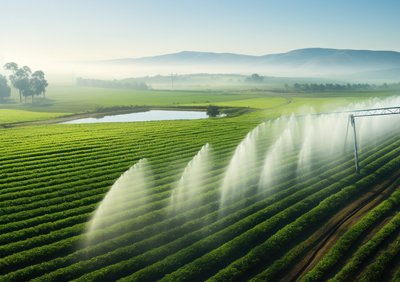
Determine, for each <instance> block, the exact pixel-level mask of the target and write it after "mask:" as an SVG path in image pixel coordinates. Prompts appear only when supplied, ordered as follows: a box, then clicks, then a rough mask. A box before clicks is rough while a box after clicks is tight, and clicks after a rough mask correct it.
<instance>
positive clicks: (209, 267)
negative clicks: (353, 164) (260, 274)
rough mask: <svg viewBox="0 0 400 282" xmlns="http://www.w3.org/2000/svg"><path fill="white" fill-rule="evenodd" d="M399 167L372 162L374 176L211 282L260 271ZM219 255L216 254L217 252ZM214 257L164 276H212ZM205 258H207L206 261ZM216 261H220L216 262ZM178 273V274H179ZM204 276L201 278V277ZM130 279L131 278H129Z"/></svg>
mask: <svg viewBox="0 0 400 282" xmlns="http://www.w3.org/2000/svg"><path fill="white" fill-rule="evenodd" d="M399 164H400V158H399V157H398V158H395V159H393V160H391V161H389V162H387V158H380V159H378V160H376V161H375V162H374V165H375V166H378V167H380V166H382V167H381V168H379V169H378V170H377V171H376V173H374V174H371V175H368V176H366V177H364V178H363V179H361V180H359V181H357V182H356V183H355V184H354V185H350V186H348V187H346V188H345V189H342V190H341V191H340V192H338V193H335V194H332V196H329V197H327V198H326V199H324V200H323V201H322V202H321V203H319V204H318V206H317V207H315V208H314V209H312V210H310V211H309V212H307V213H305V214H304V215H302V216H300V217H298V218H297V220H296V221H294V222H293V223H290V224H288V225H287V226H285V227H284V228H282V229H281V230H279V231H278V232H277V233H275V234H274V235H272V236H271V237H269V238H268V239H267V240H266V241H265V242H264V243H262V244H260V245H258V246H257V247H255V248H254V249H252V250H251V251H250V252H249V253H247V254H246V255H245V256H243V257H242V258H240V259H239V260H237V261H235V262H234V263H232V264H230V265H229V266H228V267H226V268H225V269H223V270H221V271H220V272H219V273H218V274H217V275H215V276H214V277H213V278H212V280H216V281H220V280H224V281H226V280H231V279H240V278H241V277H243V276H245V275H249V273H250V272H251V271H254V270H255V269H257V267H260V265H261V264H264V263H265V257H266V256H267V255H268V256H273V255H274V254H276V253H277V252H279V251H281V250H283V249H285V247H287V246H288V245H290V244H293V243H294V242H296V239H298V237H299V235H300V234H302V233H304V232H309V230H311V229H312V228H313V227H315V226H316V225H317V224H318V223H321V222H322V221H323V220H325V219H326V218H327V217H329V215H330V214H332V213H334V212H335V211H336V210H337V209H338V208H340V207H341V206H342V205H344V204H346V203H347V202H348V200H349V199H351V198H352V197H354V196H355V195H357V194H358V193H360V192H362V191H363V189H365V188H366V187H369V186H370V185H372V184H373V183H374V182H376V181H377V180H378V179H379V178H380V177H382V176H383V175H386V174H387V173H388V172H390V171H392V170H393V169H394V168H396V167H397V166H398V165H399ZM301 204H304V203H303V202H302V203H301ZM243 240H244V242H241V244H240V245H241V246H243V245H246V244H247V243H248V241H247V240H246V238H243ZM226 248H227V246H223V247H222V250H221V252H222V253H224V254H226V253H227V250H226ZM218 253H219V252H218ZM215 255H217V253H215V254H213V253H209V254H208V255H207V256H203V257H202V258H201V260H198V261H197V262H196V263H195V264H191V265H190V264H188V265H186V266H185V267H183V268H181V269H179V270H178V271H177V273H175V274H172V275H170V276H167V278H170V279H171V280H174V279H175V278H178V277H182V276H181V275H180V274H182V273H184V276H185V277H189V278H190V277H193V276H192V275H195V276H196V275H201V273H207V274H208V275H209V274H210V272H211V273H212V272H213V271H215V269H218V267H216V265H213V263H212V262H214V261H215V258H214V259H213V256H215ZM206 257H209V258H207V259H206ZM217 261H220V260H217ZM181 271H182V272H181ZM203 275H204V274H203ZM131 278H132V277H131Z"/></svg>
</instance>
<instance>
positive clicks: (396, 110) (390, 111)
mask: <svg viewBox="0 0 400 282" xmlns="http://www.w3.org/2000/svg"><path fill="white" fill-rule="evenodd" d="M348 113H351V114H350V115H349V120H350V124H351V126H352V127H353V133H354V134H353V136H354V162H355V167H356V173H357V174H360V163H359V158H358V143H357V130H356V118H359V117H373V116H385V115H396V114H397V115H398V114H400V107H389V108H377V109H366V110H357V111H349V112H348Z"/></svg>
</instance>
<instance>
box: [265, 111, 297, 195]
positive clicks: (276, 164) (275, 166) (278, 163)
mask: <svg viewBox="0 0 400 282" xmlns="http://www.w3.org/2000/svg"><path fill="white" fill-rule="evenodd" d="M282 120H284V121H282ZM274 127H275V128H277V129H278V128H280V129H281V130H280V132H279V134H277V129H275V130H274V131H275V133H274V135H275V137H274V138H273V139H274V140H275V141H274V142H273V143H272V145H271V146H270V147H269V149H268V150H267V153H266V155H265V158H264V163H263V167H262V170H261V174H260V180H259V185H258V188H259V192H263V194H265V193H267V192H268V191H269V189H270V188H271V187H272V186H273V185H275V184H277V183H278V182H279V180H280V177H281V174H282V170H287V166H286V159H284V157H285V154H286V152H290V151H293V150H294V148H295V141H296V140H295V138H297V136H298V122H297V120H296V118H295V116H294V115H292V116H290V117H289V118H286V119H282V118H281V119H278V120H276V121H275V122H274V123H273V125H272V128H274ZM272 133H273V131H272Z"/></svg>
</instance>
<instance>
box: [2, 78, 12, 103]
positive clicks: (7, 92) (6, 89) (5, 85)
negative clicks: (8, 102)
mask: <svg viewBox="0 0 400 282" xmlns="http://www.w3.org/2000/svg"><path fill="white" fill-rule="evenodd" d="M10 95H11V88H10V87H9V86H8V83H7V78H6V77H5V76H4V75H1V74H0V100H1V99H4V98H7V97H10Z"/></svg>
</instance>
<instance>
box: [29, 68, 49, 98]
mask: <svg viewBox="0 0 400 282" xmlns="http://www.w3.org/2000/svg"><path fill="white" fill-rule="evenodd" d="M30 83H31V89H32V90H33V94H32V101H33V95H41V94H43V97H45V94H46V87H47V86H48V85H49V84H48V83H47V80H46V79H45V74H44V72H43V71H41V70H38V71H35V72H34V73H33V74H32V78H31V80H30Z"/></svg>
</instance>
